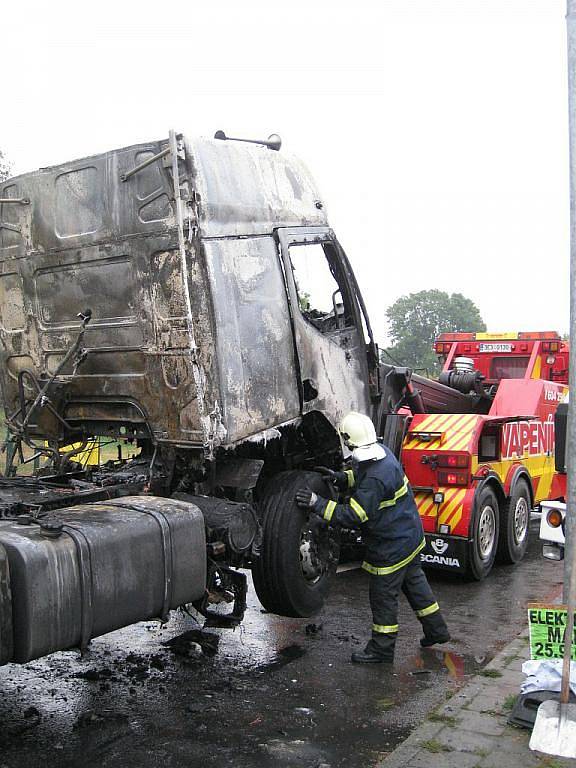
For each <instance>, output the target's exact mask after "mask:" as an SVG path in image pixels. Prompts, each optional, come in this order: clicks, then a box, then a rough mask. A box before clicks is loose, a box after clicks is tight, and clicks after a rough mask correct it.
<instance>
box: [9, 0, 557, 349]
mask: <svg viewBox="0 0 576 768" xmlns="http://www.w3.org/2000/svg"><path fill="white" fill-rule="evenodd" d="M564 13H565V2H564V0H379V1H376V2H368V0H355V1H354V2H339V1H337V0H329V1H324V0H306V1H305V2H303V1H302V0H291V1H290V2H286V3H278V2H270V0H267V1H266V2H260V1H259V0H244V2H241V1H240V0H237V1H236V2H231V1H229V0H218V2H193V1H189V2H180V3H169V2H165V3H159V2H154V3H151V2H148V1H147V0H139V2H133V1H132V0H128V1H127V0H122V2H121V1H120V0H117V1H116V2H108V0H99V2H97V3H83V2H78V0H76V1H75V2H60V1H59V0H53V2H51V3H46V2H42V3H37V2H26V0H19V1H18V2H16V1H13V0H4V2H2V3H1V4H0V53H1V54H2V63H3V67H2V69H3V72H2V91H1V104H2V107H1V108H0V117H1V120H0V148H1V149H2V150H3V151H4V152H5V153H6V155H7V156H8V159H10V160H11V161H12V164H13V170H14V172H15V173H21V172H25V171H28V170H32V169H34V168H37V167H39V166H43V165H52V164H54V163H59V162H63V161H65V160H70V159H73V158H75V157H81V156H83V155H87V154H93V153H97V152H101V151H104V150H107V149H112V148H115V147H120V146H123V145H127V144H133V143H137V142H139V141H145V140H149V139H157V138H162V137H165V136H166V135H167V133H168V129H169V128H170V127H174V128H176V130H178V131H182V132H184V133H188V134H190V135H195V134H197V135H204V136H211V135H213V133H214V131H215V130H216V129H218V128H222V129H224V130H225V131H226V132H227V133H228V134H229V135H232V136H246V137H256V138H260V137H265V136H267V135H268V134H270V133H272V132H277V133H279V134H280V135H281V136H282V139H283V144H284V147H285V148H286V149H289V150H291V151H294V152H296V153H297V154H298V155H300V156H301V157H302V158H303V159H304V160H305V162H306V163H307V165H308V167H309V168H310V170H311V172H312V174H313V175H314V177H315V178H316V181H317V182H318V185H319V187H320V189H321V191H322V196H323V199H324V200H325V201H326V204H327V209H328V215H329V218H330V223H331V225H332V226H333V228H334V229H335V231H336V233H337V235H338V237H339V239H340V241H341V242H342V244H343V246H344V248H345V249H346V251H347V253H348V256H349V258H350V260H351V262H352V264H353V266H354V268H355V271H356V273H357V276H358V279H359V282H360V285H361V288H362V290H363V293H364V295H365V298H366V301H367V304H368V309H369V312H370V315H371V318H372V323H373V325H374V327H375V331H376V335H377V337H378V338H379V339H380V340H381V341H384V340H385V333H386V323H385V314H384V313H385V310H386V307H387V306H389V305H390V304H391V303H392V302H394V301H395V299H397V298H398V297H399V296H401V295H402V294H406V293H411V292H415V291H420V290H424V289H429V288H439V289H441V290H445V291H449V292H453V291H457V292H461V293H463V294H464V295H466V296H468V297H470V298H471V299H473V300H474V301H475V302H476V304H477V305H478V307H479V308H480V311H481V314H482V316H483V317H484V319H485V321H486V323H487V325H488V328H489V330H495V331H497V330H507V331H510V330H547V329H552V330H554V329H556V330H559V331H561V332H565V331H567V330H568V322H569V319H568V313H569V304H568V295H569V288H568V276H569V250H568V234H569V229H568V199H569V198H568V134H567V103H566V102H567V97H566V45H565V20H564Z"/></svg>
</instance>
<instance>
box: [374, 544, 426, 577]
mask: <svg viewBox="0 0 576 768" xmlns="http://www.w3.org/2000/svg"><path fill="white" fill-rule="evenodd" d="M425 546H426V539H422V542H421V543H420V544H418V546H417V547H416V549H415V550H414V552H412V554H410V555H408V557H405V558H404V560H401V561H400V562H399V563H396V564H395V565H386V566H384V567H379V566H377V565H370V563H367V562H366V561H364V562H363V563H362V568H363V569H364V570H365V571H368V573H371V574H372V575H373V576H387V575H388V574H389V573H394V571H399V570H400V568H404V566H405V565H408V563H409V562H410V561H411V560H414V558H415V557H416V555H417V554H418V553H419V552H421V551H422V550H423V549H424V547H425Z"/></svg>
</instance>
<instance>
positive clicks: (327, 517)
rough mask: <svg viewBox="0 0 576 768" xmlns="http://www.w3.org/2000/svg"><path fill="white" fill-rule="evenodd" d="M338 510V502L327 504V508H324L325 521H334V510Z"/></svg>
mask: <svg viewBox="0 0 576 768" xmlns="http://www.w3.org/2000/svg"><path fill="white" fill-rule="evenodd" d="M335 509H336V502H335V501H329V502H328V504H326V507H325V508H324V514H323V515H322V517H323V518H324V520H328V521H330V520H332V515H333V514H334V510H335Z"/></svg>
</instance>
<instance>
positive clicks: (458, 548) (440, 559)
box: [420, 534, 468, 573]
mask: <svg viewBox="0 0 576 768" xmlns="http://www.w3.org/2000/svg"><path fill="white" fill-rule="evenodd" d="M425 538H426V547H425V548H424V549H423V550H422V552H421V553H420V558H421V560H422V565H423V566H424V567H426V568H440V569H442V570H446V571H454V572H455V573H464V572H465V571H466V566H467V561H468V542H467V541H466V539H461V538H456V537H454V536H440V535H438V534H426V536H425Z"/></svg>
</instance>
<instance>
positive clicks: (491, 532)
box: [468, 488, 500, 581]
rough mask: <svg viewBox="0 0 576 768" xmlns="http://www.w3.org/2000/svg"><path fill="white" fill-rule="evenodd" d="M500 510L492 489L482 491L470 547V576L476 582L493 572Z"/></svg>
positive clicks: (473, 521)
mask: <svg viewBox="0 0 576 768" xmlns="http://www.w3.org/2000/svg"><path fill="white" fill-rule="evenodd" d="M499 526H500V509H499V505H498V499H497V498H496V494H495V493H494V491H493V490H492V489H491V488H483V489H482V491H480V496H479V498H478V503H477V504H476V508H475V510H474V515H473V518H472V531H471V537H472V540H471V541H470V543H469V545H468V575H469V576H471V577H472V578H473V579H475V580H476V581H480V580H481V579H485V578H486V576H488V574H489V573H490V571H491V570H492V566H493V565H494V560H495V558H496V551H497V549H498V531H499Z"/></svg>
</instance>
